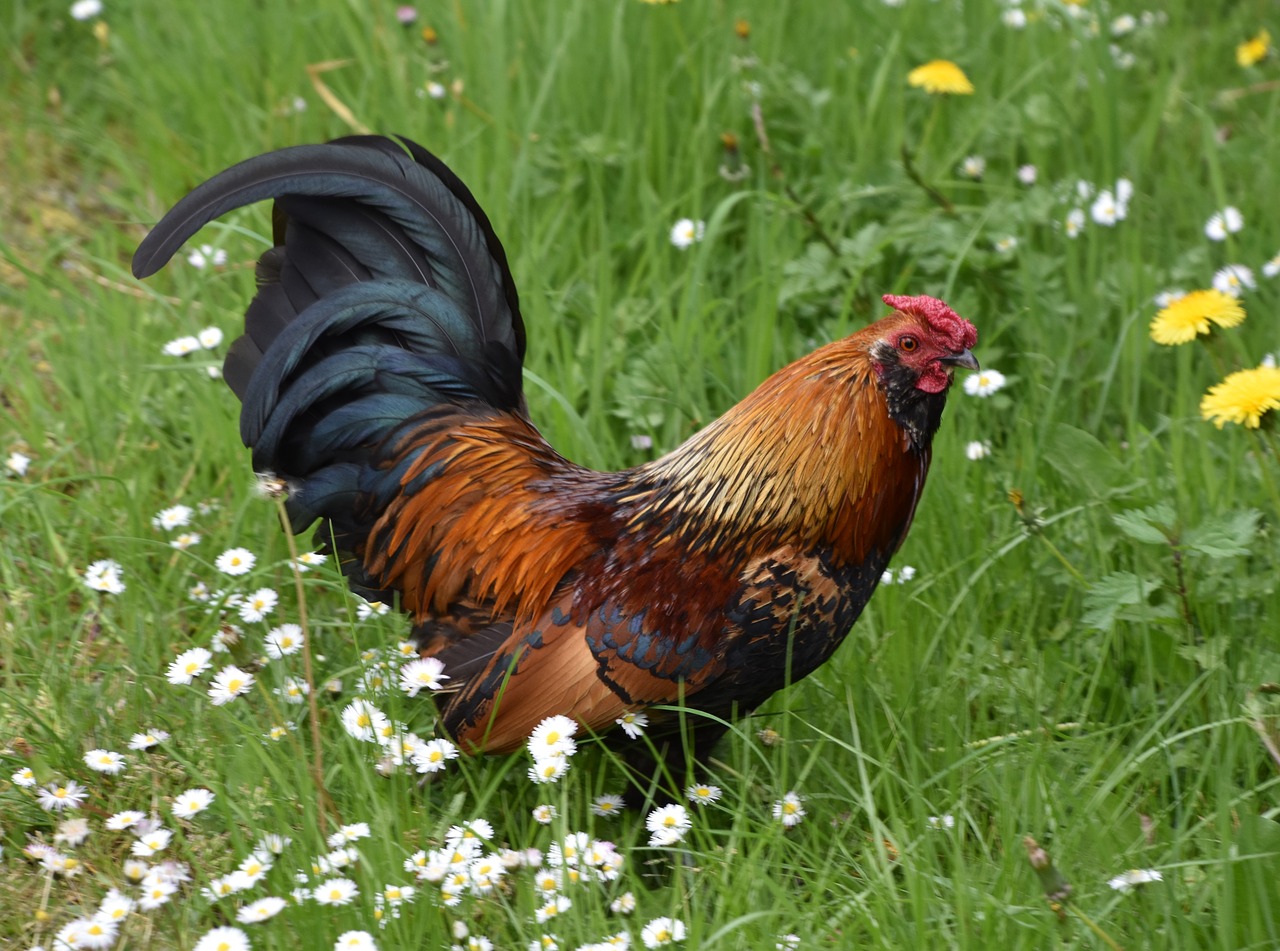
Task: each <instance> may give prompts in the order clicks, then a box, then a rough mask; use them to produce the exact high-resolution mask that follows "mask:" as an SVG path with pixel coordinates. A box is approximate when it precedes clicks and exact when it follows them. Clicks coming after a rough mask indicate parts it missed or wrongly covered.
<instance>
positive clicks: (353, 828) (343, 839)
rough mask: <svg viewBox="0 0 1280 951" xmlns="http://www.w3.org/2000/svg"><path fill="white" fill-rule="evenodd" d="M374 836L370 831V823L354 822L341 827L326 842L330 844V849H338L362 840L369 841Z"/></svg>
mask: <svg viewBox="0 0 1280 951" xmlns="http://www.w3.org/2000/svg"><path fill="white" fill-rule="evenodd" d="M372 834H373V833H372V832H371V831H370V829H369V823H367V822H352V823H350V824H349V825H345V826H342V827H340V828H339V829H338V831H337V832H335V833H333V834H332V835H330V836H329V838H328V839H326V840H325V841H326V842H327V843H328V845H329V848H331V849H336V848H338V847H339V846H342V845H346V844H347V843H350V842H359V841H360V840H361V839H367V838H369V836H370V835H372Z"/></svg>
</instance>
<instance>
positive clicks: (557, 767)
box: [529, 756, 569, 784]
mask: <svg viewBox="0 0 1280 951" xmlns="http://www.w3.org/2000/svg"><path fill="white" fill-rule="evenodd" d="M567 772H569V758H568V757H567V756H557V757H555V758H554V759H551V758H548V759H540V760H535V761H534V763H533V765H532V766H530V767H529V779H530V780H532V781H533V782H535V783H538V784H542V783H554V782H558V781H559V779H560V777H562V776H563V775H564V774H565V773H567Z"/></svg>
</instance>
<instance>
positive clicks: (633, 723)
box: [613, 710, 649, 740]
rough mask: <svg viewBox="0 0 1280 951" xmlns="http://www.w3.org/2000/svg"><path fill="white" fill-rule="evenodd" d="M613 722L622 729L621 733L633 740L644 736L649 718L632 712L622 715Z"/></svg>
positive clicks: (640, 713)
mask: <svg viewBox="0 0 1280 951" xmlns="http://www.w3.org/2000/svg"><path fill="white" fill-rule="evenodd" d="M613 722H614V723H616V724H618V726H620V727H621V728H622V732H623V733H625V734H627V736H628V737H630V738H631V739H633V740H634V739H636V738H637V737H640V736H644V730H645V727H647V726H648V725H649V717H648V716H646V715H645V714H644V713H642V712H640V711H639V710H632V711H630V712H629V713H624V714H623V715H622V716H620V717H618V719H616V720H614V721H613Z"/></svg>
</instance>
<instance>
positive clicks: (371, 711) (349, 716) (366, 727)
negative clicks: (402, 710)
mask: <svg viewBox="0 0 1280 951" xmlns="http://www.w3.org/2000/svg"><path fill="white" fill-rule="evenodd" d="M390 722H391V721H389V720H388V719H387V715H386V714H385V713H383V712H382V711H381V710H379V709H378V708H377V707H375V706H373V704H371V703H369V701H368V700H353V701H352V702H351V703H349V704H347V705H346V707H345V708H344V709H343V711H342V727H343V729H345V730H346V731H347V733H349V734H350V735H351V736H353V737H355V738H356V739H357V740H363V741H365V742H366V743H373V742H376V741H377V738H378V735H379V734H380V733H381V732H382V730H383V729H384V728H385V727H387V726H389V725H390Z"/></svg>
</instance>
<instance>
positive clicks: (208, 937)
mask: <svg viewBox="0 0 1280 951" xmlns="http://www.w3.org/2000/svg"><path fill="white" fill-rule="evenodd" d="M249 948H250V945H249V936H248V935H247V934H245V933H244V932H243V931H241V930H240V929H239V928H235V927H232V926H231V925H223V926H222V927H220V928H214V929H213V930H212V931H208V932H205V934H204V935H203V936H202V937H201V938H200V940H199V941H197V942H196V944H195V947H194V948H192V949H191V951H249Z"/></svg>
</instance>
